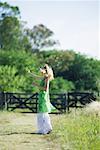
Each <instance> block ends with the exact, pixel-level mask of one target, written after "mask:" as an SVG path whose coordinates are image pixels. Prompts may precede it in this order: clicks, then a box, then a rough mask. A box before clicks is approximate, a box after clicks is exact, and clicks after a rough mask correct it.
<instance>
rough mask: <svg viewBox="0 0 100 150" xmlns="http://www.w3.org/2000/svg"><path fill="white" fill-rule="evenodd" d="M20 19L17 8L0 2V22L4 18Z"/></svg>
mask: <svg viewBox="0 0 100 150" xmlns="http://www.w3.org/2000/svg"><path fill="white" fill-rule="evenodd" d="M8 16H12V17H20V10H19V8H18V7H17V6H11V5H9V4H8V3H7V2H4V3H3V2H0V20H2V19H4V18H5V17H8Z"/></svg>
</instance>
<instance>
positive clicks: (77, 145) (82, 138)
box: [48, 102, 100, 150]
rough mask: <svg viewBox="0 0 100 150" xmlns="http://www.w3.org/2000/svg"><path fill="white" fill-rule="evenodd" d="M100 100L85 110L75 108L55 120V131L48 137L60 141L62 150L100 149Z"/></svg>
mask: <svg viewBox="0 0 100 150" xmlns="http://www.w3.org/2000/svg"><path fill="white" fill-rule="evenodd" d="M99 108H100V102H94V103H92V104H90V105H89V106H87V107H86V108H84V109H83V110H74V111H73V112H71V113H70V114H67V115H62V116H61V117H60V118H58V119H57V120H56V121H55V122H54V128H55V130H54V132H53V133H52V134H51V136H48V139H49V140H50V139H52V141H53V142H54V143H56V142H57V143H60V147H61V149H62V150H99V149H100V109H99Z"/></svg>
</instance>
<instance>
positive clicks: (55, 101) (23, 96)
mask: <svg viewBox="0 0 100 150" xmlns="http://www.w3.org/2000/svg"><path fill="white" fill-rule="evenodd" d="M50 100H51V103H52V105H53V106H54V107H55V108H56V109H57V110H58V112H61V113H63V112H66V110H67V111H69V109H70V108H71V107H75V108H78V107H84V105H86V104H88V103H90V102H92V101H95V100H96V97H95V96H94V94H93V93H88V92H68V93H60V94H56V93H52V94H50ZM18 108H21V109H26V108H27V109H29V110H30V111H32V112H34V113H37V108H38V93H31V94H29V93H8V92H7V93H4V92H1V93H0V109H5V110H12V111H13V110H15V109H18Z"/></svg>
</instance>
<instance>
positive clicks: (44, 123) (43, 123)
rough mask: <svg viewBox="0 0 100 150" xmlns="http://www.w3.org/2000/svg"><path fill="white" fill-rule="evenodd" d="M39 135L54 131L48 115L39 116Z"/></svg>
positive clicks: (40, 114) (39, 114)
mask: <svg viewBox="0 0 100 150" xmlns="http://www.w3.org/2000/svg"><path fill="white" fill-rule="evenodd" d="M37 126H38V133H41V134H46V133H48V132H49V131H51V130H52V125H51V121H50V117H49V114H48V113H38V114H37Z"/></svg>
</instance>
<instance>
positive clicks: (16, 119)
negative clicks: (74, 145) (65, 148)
mask: <svg viewBox="0 0 100 150" xmlns="http://www.w3.org/2000/svg"><path fill="white" fill-rule="evenodd" d="M34 132H36V114H31V113H28V114H26V113H25V114H21V113H7V112H6V113H5V112H4V113H1V112H0V150H22V149H23V150H56V149H57V150H58V148H57V147H56V145H55V144H54V143H52V141H48V140H47V139H48V138H47V137H48V136H49V135H37V134H34Z"/></svg>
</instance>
